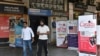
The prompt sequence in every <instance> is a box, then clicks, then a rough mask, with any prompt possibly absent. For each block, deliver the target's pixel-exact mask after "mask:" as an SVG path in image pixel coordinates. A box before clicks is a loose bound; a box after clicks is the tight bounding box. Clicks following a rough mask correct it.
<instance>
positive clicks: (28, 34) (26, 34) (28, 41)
mask: <svg viewBox="0 0 100 56" xmlns="http://www.w3.org/2000/svg"><path fill="white" fill-rule="evenodd" d="M21 37H22V39H23V56H27V47H28V48H29V50H30V52H29V53H30V56H32V40H34V39H33V38H34V33H33V31H32V29H31V28H30V27H28V24H27V22H24V28H23V29H22V36H21Z"/></svg>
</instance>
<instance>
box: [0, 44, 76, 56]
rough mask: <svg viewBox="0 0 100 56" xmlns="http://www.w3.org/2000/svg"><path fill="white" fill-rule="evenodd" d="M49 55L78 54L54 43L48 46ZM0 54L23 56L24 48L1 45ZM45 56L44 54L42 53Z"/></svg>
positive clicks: (68, 55)
mask: <svg viewBox="0 0 100 56" xmlns="http://www.w3.org/2000/svg"><path fill="white" fill-rule="evenodd" d="M48 50H49V56H77V52H76V51H71V50H67V49H66V48H57V47H55V46H54V45H49V46H48ZM36 51H37V47H36V46H33V56H36ZM0 56H22V48H11V47H5V48H4V47H3V48H2V47H0ZM42 56H44V54H43V55H42Z"/></svg>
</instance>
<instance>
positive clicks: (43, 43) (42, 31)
mask: <svg viewBox="0 0 100 56" xmlns="http://www.w3.org/2000/svg"><path fill="white" fill-rule="evenodd" d="M49 32H50V30H49V27H48V26H47V25H45V24H44V21H43V20H41V21H40V26H38V29H37V34H38V35H39V40H38V52H37V56H41V53H42V48H44V51H45V56H47V54H48V50H47V40H48V34H49Z"/></svg>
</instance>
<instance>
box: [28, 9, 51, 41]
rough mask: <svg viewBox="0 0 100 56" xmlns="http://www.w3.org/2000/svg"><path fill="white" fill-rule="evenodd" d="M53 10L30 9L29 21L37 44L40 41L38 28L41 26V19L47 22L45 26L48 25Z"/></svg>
mask: <svg viewBox="0 0 100 56" xmlns="http://www.w3.org/2000/svg"><path fill="white" fill-rule="evenodd" d="M51 14H52V13H51V10H42V9H32V8H30V9H29V10H28V15H29V20H30V26H31V27H32V29H33V31H34V33H35V40H36V41H35V42H37V40H38V35H37V34H36V32H37V27H38V26H39V25H40V23H39V21H40V20H41V19H43V20H45V24H46V25H48V23H49V22H48V18H49V17H50V16H51Z"/></svg>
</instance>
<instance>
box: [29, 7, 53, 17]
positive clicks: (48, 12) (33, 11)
mask: <svg viewBox="0 0 100 56" xmlns="http://www.w3.org/2000/svg"><path fill="white" fill-rule="evenodd" d="M28 14H29V15H41V16H51V15H52V12H51V10H41V9H31V8H30V9H29V10H28Z"/></svg>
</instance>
